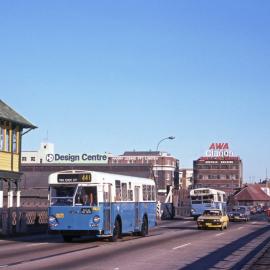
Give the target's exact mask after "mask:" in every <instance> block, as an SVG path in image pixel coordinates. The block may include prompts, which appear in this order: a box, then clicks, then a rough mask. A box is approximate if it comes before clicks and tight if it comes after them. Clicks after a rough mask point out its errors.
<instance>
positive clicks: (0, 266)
mask: <svg viewBox="0 0 270 270" xmlns="http://www.w3.org/2000/svg"><path fill="white" fill-rule="evenodd" d="M8 266H9V265H8V264H5V265H0V268H4V267H8Z"/></svg>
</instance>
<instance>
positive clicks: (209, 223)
mask: <svg viewBox="0 0 270 270" xmlns="http://www.w3.org/2000/svg"><path fill="white" fill-rule="evenodd" d="M228 224H229V217H228V216H227V215H226V214H225V213H224V212H223V211H221V210H219V209H209V210H205V211H204V212H203V214H202V215H201V216H200V217H199V218H198V219H197V226H198V229H207V228H218V229H220V230H223V229H227V228H228Z"/></svg>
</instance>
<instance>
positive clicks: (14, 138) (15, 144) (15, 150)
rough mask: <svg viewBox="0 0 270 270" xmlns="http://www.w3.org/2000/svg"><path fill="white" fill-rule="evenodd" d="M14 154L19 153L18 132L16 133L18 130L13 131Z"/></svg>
mask: <svg viewBox="0 0 270 270" xmlns="http://www.w3.org/2000/svg"><path fill="white" fill-rule="evenodd" d="M12 152H13V153H17V131H16V129H13V130H12Z"/></svg>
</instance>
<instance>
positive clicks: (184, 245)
mask: <svg viewBox="0 0 270 270" xmlns="http://www.w3.org/2000/svg"><path fill="white" fill-rule="evenodd" d="M189 245H191V243H187V244H183V245H181V246H178V247H174V248H173V250H175V249H179V248H183V247H186V246H189Z"/></svg>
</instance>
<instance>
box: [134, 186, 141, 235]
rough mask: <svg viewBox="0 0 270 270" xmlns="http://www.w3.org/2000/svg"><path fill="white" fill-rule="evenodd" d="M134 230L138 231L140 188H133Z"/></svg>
mask: <svg viewBox="0 0 270 270" xmlns="http://www.w3.org/2000/svg"><path fill="white" fill-rule="evenodd" d="M134 199H135V230H139V229H140V205H139V201H140V187H139V186H135V196H134Z"/></svg>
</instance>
